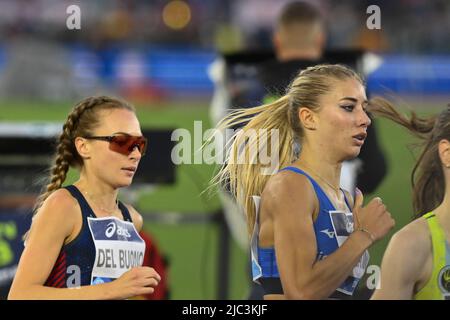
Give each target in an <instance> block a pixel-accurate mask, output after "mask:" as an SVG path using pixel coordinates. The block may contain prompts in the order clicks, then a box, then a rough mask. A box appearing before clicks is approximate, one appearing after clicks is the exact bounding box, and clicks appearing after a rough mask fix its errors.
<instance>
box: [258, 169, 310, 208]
mask: <svg viewBox="0 0 450 320" xmlns="http://www.w3.org/2000/svg"><path fill="white" fill-rule="evenodd" d="M261 198H262V206H263V207H266V208H268V209H274V210H281V209H283V208H285V207H286V206H293V207H300V206H305V207H307V208H308V210H307V211H308V212H309V211H311V210H314V208H315V207H316V206H317V197H316V194H315V191H314V187H313V186H312V184H311V182H310V181H309V179H308V178H307V177H306V176H305V175H303V174H299V173H296V172H293V171H290V170H283V171H279V172H278V173H276V174H275V175H273V176H272V177H270V179H269V180H268V182H267V184H266V186H265V187H264V190H263V192H262V195H261ZM309 209H311V210H309Z"/></svg>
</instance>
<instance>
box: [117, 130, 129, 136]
mask: <svg viewBox="0 0 450 320" xmlns="http://www.w3.org/2000/svg"><path fill="white" fill-rule="evenodd" d="M115 134H124V135H126V136H131V134H129V133H126V132H122V131H119V132H114V133H113V135H115Z"/></svg>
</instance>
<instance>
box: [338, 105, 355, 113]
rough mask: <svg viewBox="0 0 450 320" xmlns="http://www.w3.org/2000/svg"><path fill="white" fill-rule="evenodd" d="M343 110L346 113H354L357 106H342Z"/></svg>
mask: <svg viewBox="0 0 450 320" xmlns="http://www.w3.org/2000/svg"><path fill="white" fill-rule="evenodd" d="M341 108H342V109H344V110H345V111H348V112H352V111H353V109H355V106H354V105H351V104H349V105H344V106H341Z"/></svg>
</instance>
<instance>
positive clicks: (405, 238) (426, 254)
mask: <svg viewBox="0 0 450 320" xmlns="http://www.w3.org/2000/svg"><path fill="white" fill-rule="evenodd" d="M431 252H432V244H431V238H430V234H429V232H428V226H427V224H426V221H424V220H423V219H419V220H416V221H414V222H412V223H410V224H408V225H406V226H405V227H403V229H401V230H400V231H398V232H397V233H396V234H395V235H394V236H393V237H392V239H391V241H390V242H389V245H388V247H387V249H386V252H385V254H384V257H383V262H382V264H381V282H380V288H379V289H377V290H376V291H375V293H374V294H373V296H372V298H371V299H373V300H387V299H395V300H397V299H398V300H400V299H401V300H409V299H412V298H413V296H414V294H415V293H416V292H417V291H418V290H417V289H419V290H420V289H421V288H417V286H418V285H419V286H420V282H422V283H423V285H424V284H425V283H424V282H425V281H421V279H425V280H426V279H427V278H429V276H430V275H431V268H430V266H429V263H428V262H429V261H431V260H430V258H431ZM426 274H428V277H427V275H426Z"/></svg>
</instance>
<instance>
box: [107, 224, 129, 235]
mask: <svg viewBox="0 0 450 320" xmlns="http://www.w3.org/2000/svg"><path fill="white" fill-rule="evenodd" d="M116 230H117V235H119V236H124V237H127V238H130V237H131V235H130V233H129V232H128V230H127V229H125V228H123V227H121V226H117V225H116V224H115V223H114V222H110V223H108V226H107V228H106V231H105V236H106V237H107V238H111V237H112V236H113V235H114V233H116Z"/></svg>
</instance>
